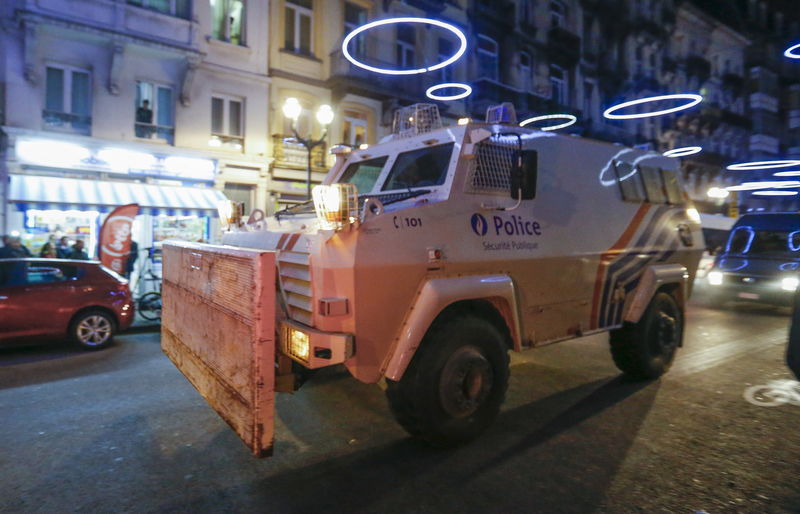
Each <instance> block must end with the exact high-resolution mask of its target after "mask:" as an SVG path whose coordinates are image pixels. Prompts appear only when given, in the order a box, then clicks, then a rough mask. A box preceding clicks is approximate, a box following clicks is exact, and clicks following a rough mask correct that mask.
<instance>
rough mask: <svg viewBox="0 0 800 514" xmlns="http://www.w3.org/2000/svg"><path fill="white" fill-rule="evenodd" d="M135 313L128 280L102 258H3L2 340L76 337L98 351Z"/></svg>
mask: <svg viewBox="0 0 800 514" xmlns="http://www.w3.org/2000/svg"><path fill="white" fill-rule="evenodd" d="M133 313H134V307H133V301H132V298H131V293H130V290H129V289H128V281H127V280H126V279H124V278H123V277H121V276H120V275H118V274H116V273H115V272H113V271H111V270H110V269H108V268H106V267H105V266H103V265H101V264H100V263H99V262H97V261H76V260H67V259H2V260H0V345H7V344H17V343H26V342H34V341H36V342H38V341H45V340H58V339H70V340H71V341H72V342H74V343H76V344H78V345H80V346H82V347H83V348H85V349H90V350H97V349H100V348H104V347H106V346H108V345H109V344H110V343H111V340H112V339H113V337H114V334H115V333H117V332H118V331H120V330H125V329H127V328H128V327H129V326H130V324H131V322H132V321H133Z"/></svg>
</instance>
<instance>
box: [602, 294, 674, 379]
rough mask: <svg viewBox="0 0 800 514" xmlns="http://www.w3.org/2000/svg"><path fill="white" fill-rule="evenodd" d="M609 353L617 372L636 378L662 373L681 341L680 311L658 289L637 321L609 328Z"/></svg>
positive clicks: (656, 376) (669, 363) (670, 361)
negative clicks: (612, 328)
mask: <svg viewBox="0 0 800 514" xmlns="http://www.w3.org/2000/svg"><path fill="white" fill-rule="evenodd" d="M610 340H611V355H612V357H614V363H615V364H616V365H617V368H619V370H620V371H622V372H623V373H625V374H626V375H627V376H628V377H630V378H633V379H635V380H650V379H654V378H658V377H660V376H661V375H663V374H664V373H665V372H666V371H667V370H668V369H669V367H670V366H671V365H672V361H673V359H674V358H675V352H676V350H677V349H678V346H680V345H681V344H682V341H683V312H682V311H681V309H680V307H678V304H677V303H676V302H675V299H674V298H672V296H670V295H669V294H667V293H663V292H658V293H656V294H655V296H653V299H652V300H651V301H650V305H648V306H647V310H646V311H645V312H644V314H643V315H642V318H641V319H640V320H639V322H638V323H626V324H625V325H624V326H623V327H622V328H620V329H617V330H612V331H611V337H610Z"/></svg>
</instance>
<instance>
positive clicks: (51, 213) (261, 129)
mask: <svg viewBox="0 0 800 514" xmlns="http://www.w3.org/2000/svg"><path fill="white" fill-rule="evenodd" d="M267 16H268V11H267V3H266V2H248V3H247V5H245V2H244V0H210V1H196V2H192V1H190V0H47V1H44V0H7V1H6V2H3V3H2V4H1V5H0V28H1V30H0V47H2V49H3V51H2V52H0V86H1V87H0V98H2V101H0V105H2V120H1V122H2V133H3V138H2V142H1V144H2V147H1V148H0V152H1V154H0V156H1V157H2V158H1V159H0V162H2V165H1V166H2V167H1V168H0V173H1V174H2V179H3V180H2V188H0V191H2V192H1V193H0V194H2V199H3V201H2V207H3V209H2V210H3V212H2V218H0V230H2V231H3V232H5V233H8V232H13V231H16V232H20V233H21V234H22V235H23V237H24V238H25V240H26V243H28V244H29V246H30V247H31V248H33V249H36V248H37V247H38V246H40V244H41V243H42V242H44V241H45V240H46V239H47V238H48V237H49V236H50V235H57V236H61V235H66V236H68V237H70V238H71V239H79V238H80V239H85V240H86V242H87V245H88V247H89V248H90V250H93V248H94V246H95V244H96V241H97V232H98V229H99V226H100V223H101V222H102V219H103V218H104V216H105V213H106V212H108V211H109V210H110V209H111V208H113V206H116V205H119V204H124V203H132V202H136V203H139V204H140V205H141V207H142V211H141V213H142V214H141V215H140V216H139V217H138V218H137V220H136V223H135V224H134V227H135V234H134V238H135V239H136V240H138V242H139V245H140V247H146V246H151V245H152V244H154V243H156V242H158V241H159V240H162V239H165V238H168V237H178V238H183V239H189V240H209V239H213V237H214V235H215V234H216V233H217V230H216V226H217V225H216V224H217V218H216V216H217V215H216V204H217V202H218V201H219V200H222V199H224V198H225V196H226V195H227V196H228V197H229V198H231V199H235V200H240V201H244V202H245V203H246V204H247V207H248V208H252V207H255V206H263V205H266V203H267V198H268V193H267V191H268V184H269V173H268V171H269V170H268V155H267V150H268V144H267V142H268V137H267V136H268V132H267V127H268V101H267V99H268V97H269V78H268V76H267V51H266V48H267V45H268V27H269V24H268V22H267Z"/></svg>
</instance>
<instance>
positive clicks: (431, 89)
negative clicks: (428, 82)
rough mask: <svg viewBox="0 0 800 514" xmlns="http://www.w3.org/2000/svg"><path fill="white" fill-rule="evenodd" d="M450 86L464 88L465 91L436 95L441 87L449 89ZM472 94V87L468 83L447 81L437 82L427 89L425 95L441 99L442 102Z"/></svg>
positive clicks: (433, 98)
mask: <svg viewBox="0 0 800 514" xmlns="http://www.w3.org/2000/svg"><path fill="white" fill-rule="evenodd" d="M450 87H457V88H460V89H463V90H464V91H463V92H461V93H458V94H457V95H434V94H433V93H435V92H436V91H439V90H440V89H447V88H450ZM471 94H472V87H470V86H468V85H467V84H459V83H458V82H445V83H444V84H436V85H435V86H431V87H429V88H428V90H427V91H425V96H427V97H428V98H430V99H431V100H440V101H442V102H449V101H450V100H460V99H462V98H466V97H468V96H469V95H471Z"/></svg>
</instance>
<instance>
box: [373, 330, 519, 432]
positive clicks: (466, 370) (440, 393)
mask: <svg viewBox="0 0 800 514" xmlns="http://www.w3.org/2000/svg"><path fill="white" fill-rule="evenodd" d="M507 339H508V337H507V334H506V333H504V332H503V331H501V330H499V329H498V328H497V327H496V326H495V325H493V324H492V323H490V322H488V321H486V320H485V319H482V318H478V317H474V316H466V315H462V316H454V317H450V318H449V319H446V320H442V321H439V322H437V323H435V324H434V325H433V327H432V328H431V329H430V330H429V332H428V334H427V335H426V336H425V338H424V339H423V341H422V344H421V345H420V348H419V350H417V353H416V354H415V355H414V358H413V360H412V361H411V364H410V365H409V367H408V369H407V370H406V372H405V374H404V375H403V377H402V379H401V380H400V381H399V382H395V381H392V380H387V389H386V396H387V398H388V400H389V406H390V407H391V410H392V413H393V414H394V416H395V418H396V419H397V421H398V422H399V423H400V424H401V425H402V426H403V428H405V429H406V431H407V432H408V433H410V434H411V435H412V436H415V437H418V438H421V439H423V440H425V441H427V442H428V443H430V444H432V445H434V446H439V447H446V446H454V445H457V444H460V443H464V442H466V441H469V440H471V439H474V438H475V437H477V436H478V435H480V433H481V432H483V431H484V430H485V429H486V428H487V427H488V426H489V425H490V424H491V423H492V422H493V421H494V419H495V417H497V414H498V412H499V411H500V405H501V404H502V403H503V400H504V399H505V393H506V389H507V387H508V375H509V372H508V352H507Z"/></svg>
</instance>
